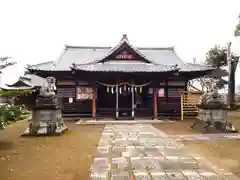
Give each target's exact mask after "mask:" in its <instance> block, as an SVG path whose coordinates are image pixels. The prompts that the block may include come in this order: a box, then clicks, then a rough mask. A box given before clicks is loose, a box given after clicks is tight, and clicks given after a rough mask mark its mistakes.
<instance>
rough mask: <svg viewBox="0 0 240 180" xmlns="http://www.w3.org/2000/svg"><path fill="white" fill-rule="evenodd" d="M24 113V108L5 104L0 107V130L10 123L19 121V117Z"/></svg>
mask: <svg viewBox="0 0 240 180" xmlns="http://www.w3.org/2000/svg"><path fill="white" fill-rule="evenodd" d="M24 113H25V108H24V107H23V106H21V105H17V106H16V105H10V104H5V105H2V106H0V128H4V127H5V126H6V125H7V124H9V123H11V122H12V121H17V120H21V119H22V118H21V115H22V114H24Z"/></svg>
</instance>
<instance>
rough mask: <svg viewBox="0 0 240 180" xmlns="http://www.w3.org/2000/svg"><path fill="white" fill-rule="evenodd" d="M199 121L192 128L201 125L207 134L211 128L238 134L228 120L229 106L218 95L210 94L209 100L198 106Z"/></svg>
mask: <svg viewBox="0 0 240 180" xmlns="http://www.w3.org/2000/svg"><path fill="white" fill-rule="evenodd" d="M197 119H198V121H199V123H197V122H196V123H194V124H193V125H192V126H191V127H192V128H194V127H195V126H196V125H197V124H198V125H200V124H201V125H202V126H204V128H205V130H206V131H207V132H209V129H210V128H211V127H213V128H214V129H216V130H219V131H224V132H237V130H236V129H235V128H234V126H233V125H232V124H231V122H230V121H229V119H228V108H227V105H226V104H224V103H222V101H221V98H220V96H218V94H216V93H214V94H213V93H212V94H208V99H207V100H206V101H203V102H202V104H200V105H198V117H197Z"/></svg>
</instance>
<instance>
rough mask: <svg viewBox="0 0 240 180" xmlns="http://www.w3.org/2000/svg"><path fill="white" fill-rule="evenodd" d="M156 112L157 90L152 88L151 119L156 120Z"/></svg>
mask: <svg viewBox="0 0 240 180" xmlns="http://www.w3.org/2000/svg"><path fill="white" fill-rule="evenodd" d="M157 115H158V110H157V89H156V88H153V118H154V119H157Z"/></svg>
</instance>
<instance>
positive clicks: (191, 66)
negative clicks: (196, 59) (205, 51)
mask: <svg viewBox="0 0 240 180" xmlns="http://www.w3.org/2000/svg"><path fill="white" fill-rule="evenodd" d="M214 69H215V68H213V67H211V66H207V65H201V64H193V63H185V64H184V66H182V67H180V72H191V71H208V70H209V71H210V70H214Z"/></svg>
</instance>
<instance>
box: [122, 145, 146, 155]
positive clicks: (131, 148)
mask: <svg viewBox="0 0 240 180" xmlns="http://www.w3.org/2000/svg"><path fill="white" fill-rule="evenodd" d="M126 152H127V153H128V154H129V157H144V156H146V154H145V151H142V149H139V148H136V147H135V146H126Z"/></svg>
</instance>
